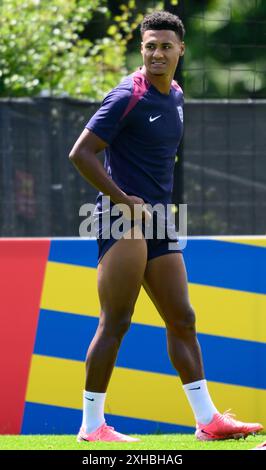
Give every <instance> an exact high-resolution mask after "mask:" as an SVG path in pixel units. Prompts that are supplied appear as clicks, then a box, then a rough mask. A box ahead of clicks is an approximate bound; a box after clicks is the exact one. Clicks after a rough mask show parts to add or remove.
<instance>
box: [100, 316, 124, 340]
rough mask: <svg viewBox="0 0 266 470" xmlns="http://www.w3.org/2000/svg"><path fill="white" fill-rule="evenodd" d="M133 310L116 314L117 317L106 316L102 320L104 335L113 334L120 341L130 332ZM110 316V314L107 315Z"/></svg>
mask: <svg viewBox="0 0 266 470" xmlns="http://www.w3.org/2000/svg"><path fill="white" fill-rule="evenodd" d="M131 316H132V313H131V312H127V313H126V314H125V313H123V314H121V315H118V316H116V318H115V319H114V318H106V319H104V320H103V321H100V325H99V326H100V328H101V331H102V334H103V335H106V336H112V337H113V338H115V339H116V340H117V341H118V342H119V343H120V342H121V341H122V339H123V337H124V336H125V334H126V333H127V332H128V330H129V328H130V325H131ZM107 317H108V315H107Z"/></svg>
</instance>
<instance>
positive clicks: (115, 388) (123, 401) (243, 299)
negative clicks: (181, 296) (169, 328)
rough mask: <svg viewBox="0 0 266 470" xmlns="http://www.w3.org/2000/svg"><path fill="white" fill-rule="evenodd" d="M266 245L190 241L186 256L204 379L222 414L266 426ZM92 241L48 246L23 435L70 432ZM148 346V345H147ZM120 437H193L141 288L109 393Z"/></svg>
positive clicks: (91, 289) (88, 321)
mask: <svg viewBox="0 0 266 470" xmlns="http://www.w3.org/2000/svg"><path fill="white" fill-rule="evenodd" d="M265 248H266V238H265V237H264V238H263V237H261V238H238V239H235V238H223V239H214V238H213V239H210V238H209V239H207V238H206V239H203V238H202V239H197V238H193V239H189V241H188V245H187V247H186V249H185V250H184V258H185V262H186V266H187V271H188V279H189V289H190V297H191V302H192V305H193V307H194V308H195V310H196V312H197V329H198V338H199V341H200V344H201V347H202V351H203V357H204V362H205V372H206V377H207V380H208V382H209V389H210V392H211V394H212V397H213V400H214V402H215V404H216V406H217V408H218V409H219V410H220V411H225V410H227V409H229V408H231V409H232V410H233V412H235V413H236V414H237V416H238V417H239V419H241V420H247V421H260V422H262V423H263V424H264V426H266V365H265V364H266V344H265V341H266V296H265V294H266V249H265ZM96 263H97V246H96V241H95V240H77V239H71V240H68V239H62V240H52V241H51V245H50V252H49V257H48V262H47V265H46V271H45V278H44V285H43V290H42V296H41V308H40V313H39V322H38V329H37V335H36V340H35V346H34V352H33V356H32V362H31V368H30V374H29V380H28V386H27V393H26V404H25V412H24V419H23V425H22V433H26V434H28V433H39V434H41V433H75V432H76V431H77V429H78V427H79V425H80V421H81V414H82V412H81V408H82V390H83V388H84V378H85V366H84V360H85V356H86V351H87V348H88V345H89V343H90V341H91V339H92V337H93V335H94V333H95V330H96V327H97V323H98V313H99V302H98V297H97V290H96ZM147 343H148V344H149V347H147ZM106 413H107V418H108V423H109V424H111V425H115V426H117V427H119V430H120V431H121V432H131V433H134V432H138V433H155V432H164V433H166V432H192V431H193V428H194V418H193V415H192V412H191V409H190V407H189V405H188V403H187V401H186V397H185V395H184V393H183V390H182V387H181V384H180V380H179V378H178V377H177V374H176V372H175V370H174V369H173V367H172V365H171V364H170V360H169V359H168V356H167V352H166V337H165V329H164V325H163V323H162V320H161V319H160V317H159V315H158V313H157V311H156V309H155V307H154V306H153V305H152V303H151V301H150V300H149V298H148V297H147V295H146V294H145V292H144V291H141V294H140V296H139V299H138V301H137V305H136V309H135V313H134V316H133V323H132V325H131V328H130V330H129V332H128V333H127V335H126V337H125V338H124V340H123V343H122V346H121V349H120V351H119V355H118V359H117V363H116V367H115V370H114V374H113V376H112V379H111V383H110V386H109V389H108V395H107V402H106Z"/></svg>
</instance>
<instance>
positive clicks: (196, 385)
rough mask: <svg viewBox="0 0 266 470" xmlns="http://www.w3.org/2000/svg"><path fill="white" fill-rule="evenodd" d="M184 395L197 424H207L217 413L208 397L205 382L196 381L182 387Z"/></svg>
mask: <svg viewBox="0 0 266 470" xmlns="http://www.w3.org/2000/svg"><path fill="white" fill-rule="evenodd" d="M183 389H184V390H185V394H186V396H187V399H188V401H189V403H190V406H191V408H192V410H193V413H194V415H195V419H196V421H197V422H198V423H202V424H208V423H210V422H211V420H212V418H213V415H214V414H215V413H218V411H217V409H216V408H215V406H214V404H213V402H212V399H211V397H210V394H209V391H208V387H207V382H206V380H197V381H196V382H192V383H190V384H185V385H183Z"/></svg>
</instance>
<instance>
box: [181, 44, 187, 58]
mask: <svg viewBox="0 0 266 470" xmlns="http://www.w3.org/2000/svg"><path fill="white" fill-rule="evenodd" d="M185 49H186V46H185V43H184V42H183V41H182V42H181V48H180V56H181V57H182V56H183V55H184V54H185Z"/></svg>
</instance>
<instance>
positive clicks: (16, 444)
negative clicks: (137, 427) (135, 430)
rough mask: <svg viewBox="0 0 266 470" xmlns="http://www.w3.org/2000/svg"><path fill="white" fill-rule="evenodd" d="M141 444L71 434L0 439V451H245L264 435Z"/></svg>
mask: <svg viewBox="0 0 266 470" xmlns="http://www.w3.org/2000/svg"><path fill="white" fill-rule="evenodd" d="M138 437H139V438H140V439H141V441H140V442H136V443H132V444H123V445H122V444H121V443H103V442H96V443H95V442H92V443H87V442H84V443H80V444H79V443H77V442H76V436H72V435H45V436H44V435H41V436H40V435H33V436H30V435H29V436H0V450H85V449H90V450H119V449H125V450H248V449H252V447H255V446H256V445H257V444H260V443H261V442H263V441H264V440H265V435H264V436H263V435H258V436H249V437H247V438H246V439H240V440H238V441H236V440H227V441H220V442H217V441H214V442H198V441H196V439H195V437H194V436H193V435H191V434H162V435H141V436H138Z"/></svg>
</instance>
